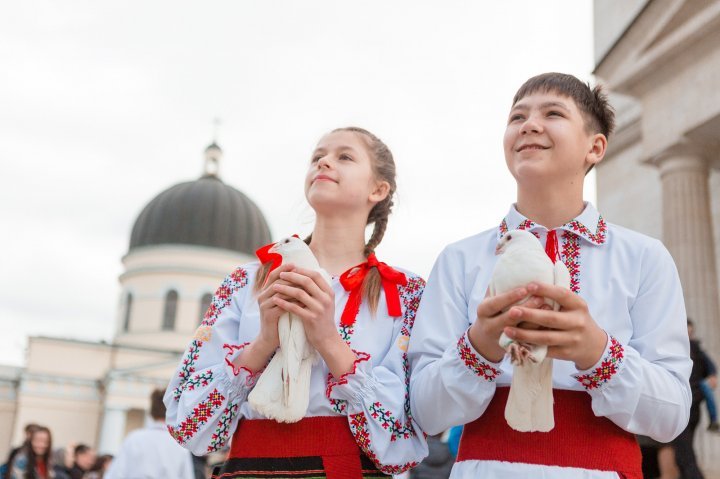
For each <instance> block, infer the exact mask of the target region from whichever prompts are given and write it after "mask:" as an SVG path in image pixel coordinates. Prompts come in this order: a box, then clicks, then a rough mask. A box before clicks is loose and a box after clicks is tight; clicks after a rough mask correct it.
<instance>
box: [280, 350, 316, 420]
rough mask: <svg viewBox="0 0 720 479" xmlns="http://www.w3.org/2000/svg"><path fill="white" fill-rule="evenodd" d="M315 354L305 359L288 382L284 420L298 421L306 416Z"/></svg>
mask: <svg viewBox="0 0 720 479" xmlns="http://www.w3.org/2000/svg"><path fill="white" fill-rule="evenodd" d="M314 360H315V357H314V355H313V356H311V357H309V358H306V359H303V360H302V361H301V362H300V364H299V368H298V370H297V374H296V375H295V377H292V378H290V381H289V383H288V390H289V395H288V401H287V403H286V412H287V414H286V418H285V421H284V422H296V421H299V420H300V419H302V418H303V417H305V413H306V412H307V408H308V404H309V403H310V374H311V373H312V366H313V363H314V362H315V361H314Z"/></svg>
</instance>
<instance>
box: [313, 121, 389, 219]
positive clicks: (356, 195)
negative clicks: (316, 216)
mask: <svg viewBox="0 0 720 479" xmlns="http://www.w3.org/2000/svg"><path fill="white" fill-rule="evenodd" d="M372 161H373V159H372V158H371V156H370V152H369V148H368V146H367V144H366V143H365V141H364V140H363V138H362V137H361V134H359V133H355V132H351V131H337V132H334V133H328V134H327V135H325V136H323V137H322V138H321V139H320V141H319V142H318V145H317V147H316V148H315V151H314V152H313V154H312V159H311V161H310V167H309V168H308V172H307V176H306V177H305V197H306V198H307V200H308V202H309V203H310V206H312V207H313V209H314V210H315V211H316V212H318V213H320V212H327V213H334V214H337V213H345V214H347V213H351V212H353V213H354V212H358V211H363V212H364V213H365V215H367V213H369V212H370V209H371V208H372V207H373V205H375V204H376V203H378V202H379V201H382V200H383V199H384V198H385V197H386V196H387V194H388V191H389V185H388V183H387V182H386V181H382V180H378V179H377V178H376V177H375V173H374V172H373V168H372Z"/></svg>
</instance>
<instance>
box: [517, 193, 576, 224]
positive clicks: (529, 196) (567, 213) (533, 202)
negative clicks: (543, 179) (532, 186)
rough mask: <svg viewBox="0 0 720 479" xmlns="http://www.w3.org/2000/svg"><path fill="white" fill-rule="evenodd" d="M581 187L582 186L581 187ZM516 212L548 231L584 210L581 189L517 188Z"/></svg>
mask: <svg viewBox="0 0 720 479" xmlns="http://www.w3.org/2000/svg"><path fill="white" fill-rule="evenodd" d="M581 186H582V185H581ZM516 206H517V210H518V212H519V213H520V214H522V215H523V216H525V217H526V218H527V219H529V220H531V221H533V222H535V223H538V224H540V225H542V226H545V227H546V228H548V229H554V228H558V227H560V226H562V225H564V224H565V223H567V222H568V221H571V220H572V219H573V218H575V217H576V216H578V215H579V214H580V213H582V212H583V210H584V209H585V203H584V201H583V197H582V188H580V189H577V188H576V189H575V191H568V189H567V188H565V189H564V188H557V189H551V188H539V189H536V190H529V191H528V190H527V189H521V188H518V196H517V204H516Z"/></svg>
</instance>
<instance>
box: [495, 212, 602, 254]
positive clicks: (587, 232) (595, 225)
mask: <svg viewBox="0 0 720 479" xmlns="http://www.w3.org/2000/svg"><path fill="white" fill-rule="evenodd" d="M515 229H518V230H531V231H532V230H541V231H547V228H546V227H544V226H542V225H540V224H537V223H535V222H533V221H531V220H529V219H527V218H525V217H524V216H523V215H522V214H520V212H519V211H518V210H517V208H516V207H515V205H514V204H513V205H512V206H510V211H509V212H508V214H507V215H506V216H505V218H503V220H502V222H501V223H500V226H499V227H498V233H497V235H498V240H499V239H500V238H502V237H503V236H504V235H505V233H507V232H508V231H510V230H515ZM559 229H562V230H565V231H569V232H571V233H574V234H575V235H577V236H579V237H581V238H584V239H585V240H587V241H589V242H591V243H592V244H595V245H602V244H604V243H605V240H606V239H607V223H605V220H604V219H603V217H602V216H600V213H598V211H597V210H596V209H595V207H594V206H593V205H592V203H590V202H586V203H585V209H584V210H583V212H582V213H580V215H578V216H577V217H575V218H574V219H573V220H571V221H568V222H567V223H565V224H564V225H562V226H561V227H560V228H559Z"/></svg>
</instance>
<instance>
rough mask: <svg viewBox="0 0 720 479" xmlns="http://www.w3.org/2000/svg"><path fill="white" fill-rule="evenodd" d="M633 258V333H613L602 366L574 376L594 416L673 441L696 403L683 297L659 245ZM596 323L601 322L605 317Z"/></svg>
mask: <svg viewBox="0 0 720 479" xmlns="http://www.w3.org/2000/svg"><path fill="white" fill-rule="evenodd" d="M635 254H636V259H635V263H637V264H636V266H635V268H636V270H637V271H638V274H639V283H638V285H637V291H636V292H635V294H634V301H633V302H632V304H631V305H630V307H629V308H628V314H629V318H628V319H629V324H631V325H632V330H631V331H630V332H629V333H627V332H622V333H621V332H620V331H617V332H615V331H613V332H611V334H613V335H614V336H615V337H613V338H611V339H610V341H609V343H608V346H607V348H606V351H605V354H604V355H603V357H602V360H601V361H600V363H599V364H597V365H596V366H595V367H594V368H592V369H591V370H590V371H582V372H580V373H579V374H578V375H577V376H576V378H577V380H578V381H580V382H581V383H582V385H583V386H584V387H585V389H586V390H587V392H588V394H589V395H590V397H591V398H592V408H593V412H594V413H595V414H596V415H598V416H605V417H607V418H608V419H610V420H611V421H612V422H614V423H615V424H617V425H618V426H620V427H621V428H623V429H624V430H626V431H629V432H632V433H634V434H642V435H644V436H649V437H651V438H653V439H655V440H656V441H659V442H670V441H671V440H672V439H674V438H675V437H677V435H678V434H680V433H681V432H682V431H683V430H684V429H685V427H686V426H687V421H688V417H689V414H690V405H691V403H692V392H691V390H690V385H689V382H688V379H689V376H690V371H691V369H692V361H691V360H690V358H689V345H688V340H687V326H686V320H687V316H686V312H685V307H684V302H683V294H682V289H681V287H680V280H679V278H678V274H677V270H676V269H675V265H674V263H673V260H672V257H671V256H670V253H669V252H668V251H667V250H666V249H665V247H664V246H662V244H661V243H660V242H659V241H657V240H652V242H650V243H649V244H645V245H644V250H641V251H637V252H636V253H635ZM594 319H595V320H596V321H598V323H599V324H601V325H602V324H603V320H604V318H602V317H600V318H594ZM623 335H624V336H623ZM621 338H622V339H621ZM659 418H662V420H659Z"/></svg>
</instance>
